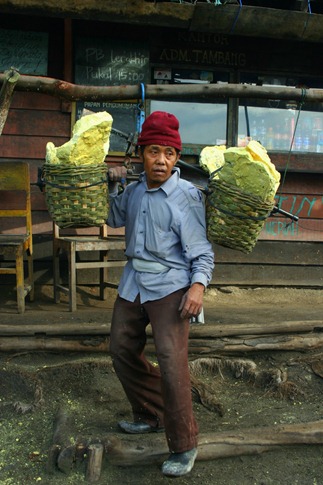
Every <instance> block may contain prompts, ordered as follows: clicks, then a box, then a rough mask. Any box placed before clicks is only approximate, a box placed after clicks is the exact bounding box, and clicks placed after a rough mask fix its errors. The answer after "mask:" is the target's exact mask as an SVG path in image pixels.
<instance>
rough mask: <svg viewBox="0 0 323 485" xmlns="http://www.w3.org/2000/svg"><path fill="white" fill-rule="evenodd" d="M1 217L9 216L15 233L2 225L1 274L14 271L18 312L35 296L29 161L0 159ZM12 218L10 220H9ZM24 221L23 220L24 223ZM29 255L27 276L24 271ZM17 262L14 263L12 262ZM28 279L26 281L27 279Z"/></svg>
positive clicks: (0, 238)
mask: <svg viewBox="0 0 323 485" xmlns="http://www.w3.org/2000/svg"><path fill="white" fill-rule="evenodd" d="M0 192H1V196H0V218H6V219H7V226H8V225H10V227H11V228H12V229H10V231H11V230H12V231H13V232H14V234H7V233H4V232H3V226H4V224H1V222H0V224H1V226H2V227H0V231H1V234H0V255H1V256H3V257H4V258H5V260H4V263H5V264H4V266H3V267H0V274H15V275H16V286H17V304H18V312H19V313H24V311H25V297H26V295H29V298H30V301H32V300H33V299H34V277H33V242H32V221H31V201H30V177H29V165H28V163H26V162H0ZM9 218H10V220H9ZM22 221H23V223H22ZM25 254H26V256H27V263H28V276H27V278H25V274H24V255H25ZM13 261H14V262H15V264H14V266H13V265H12V262H13ZM25 279H26V281H25Z"/></svg>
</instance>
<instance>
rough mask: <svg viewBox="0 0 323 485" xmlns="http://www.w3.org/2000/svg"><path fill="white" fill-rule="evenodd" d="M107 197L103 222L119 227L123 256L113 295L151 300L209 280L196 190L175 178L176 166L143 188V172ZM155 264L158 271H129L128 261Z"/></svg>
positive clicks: (210, 264) (209, 258) (209, 254)
mask: <svg viewBox="0 0 323 485" xmlns="http://www.w3.org/2000/svg"><path fill="white" fill-rule="evenodd" d="M111 195H112V197H110V211H109V217H108V220H107V223H108V225H109V226H111V227H123V226H125V238H126V256H127V258H128V262H127V264H126V266H125V268H124V272H123V274H122V277H121V280H120V284H119V290H118V291H119V295H120V296H121V297H122V298H124V299H126V300H128V301H134V300H135V298H136V297H137V295H138V293H139V294H140V301H141V302H142V303H144V302H145V301H148V300H157V299H160V298H163V297H164V296H167V295H169V294H170V293H173V292H174V291H176V290H179V289H181V288H185V287H188V286H190V285H192V284H193V283H202V284H203V285H204V286H205V287H206V286H207V285H208V283H209V282H210V280H211V277H212V271H213V268H214V254H213V250H212V246H211V244H210V242H209V241H208V240H207V238H206V227H205V208H204V201H203V197H202V194H201V192H200V191H199V190H198V189H197V188H196V187H195V186H194V185H193V184H191V183H190V182H188V181H186V180H182V179H180V172H179V169H178V168H175V169H174V172H173V174H172V175H171V177H170V178H169V179H168V180H167V181H166V182H164V184H163V185H161V186H160V187H159V188H157V189H148V187H147V183H146V175H145V174H144V173H142V174H141V175H140V176H139V181H138V182H134V183H131V184H130V185H128V186H127V187H126V188H125V190H124V192H123V193H122V194H121V195H117V196H115V197H113V194H111ZM133 258H137V259H143V260H145V261H153V262H158V263H161V264H162V265H164V266H166V267H167V268H168V269H165V270H163V271H161V272H160V273H158V274H156V273H150V272H144V271H135V270H134V268H133V265H132V259H133Z"/></svg>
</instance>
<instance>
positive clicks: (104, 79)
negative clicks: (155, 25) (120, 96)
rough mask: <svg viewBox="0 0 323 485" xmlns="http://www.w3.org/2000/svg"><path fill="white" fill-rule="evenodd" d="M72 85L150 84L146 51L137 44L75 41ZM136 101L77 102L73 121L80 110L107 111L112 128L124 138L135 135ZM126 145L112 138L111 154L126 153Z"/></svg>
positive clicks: (92, 39)
mask: <svg viewBox="0 0 323 485" xmlns="http://www.w3.org/2000/svg"><path fill="white" fill-rule="evenodd" d="M74 68H75V83H76V84H80V85H87V86H120V85H135V84H140V83H147V82H149V81H150V70H149V50H148V47H147V46H146V45H144V44H143V43H140V42H134V41H131V42H128V41H124V40H122V41H119V40H116V39H109V38H107V37H78V38H76V45H75V66H74ZM138 102H139V100H138V101H134V102H126V103H124V102H120V103H118V102H77V103H76V119H78V118H79V117H80V116H81V113H82V110H83V108H85V109H88V110H91V111H96V112H97V111H108V113H110V114H111V116H112V117H113V125H112V128H115V129H117V130H118V131H122V132H124V133H126V134H128V135H129V134H130V133H135V132H136V122H137V114H138V106H137V105H138ZM126 147H127V142H126V140H125V138H122V137H120V136H119V135H115V134H113V133H112V134H111V138H110V152H123V153H124V152H125V150H126Z"/></svg>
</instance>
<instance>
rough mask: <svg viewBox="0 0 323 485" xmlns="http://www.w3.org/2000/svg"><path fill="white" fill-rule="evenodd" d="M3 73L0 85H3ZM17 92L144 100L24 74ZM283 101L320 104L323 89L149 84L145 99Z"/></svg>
mask: <svg viewBox="0 0 323 485" xmlns="http://www.w3.org/2000/svg"><path fill="white" fill-rule="evenodd" d="M4 81H5V77H4V74H0V82H2V83H3V82H4ZM16 89H17V90H18V91H25V92H34V93H42V94H48V95H50V96H56V97H59V98H61V99H65V100H68V101H82V100H83V101H121V100H128V99H141V85H140V84H138V85H134V86H129V85H127V86H85V85H76V84H72V83H68V82H66V81H62V80H60V79H54V78H49V77H41V76H28V75H21V76H20V78H19V80H18V82H17V85H16ZM228 96H229V97H232V98H254V99H282V100H295V101H306V102H307V103H317V102H322V101H323V89H306V90H304V89H299V88H292V87H284V86H251V85H246V84H233V83H230V84H203V85H200V84H197V85H196V84H195V85H194V84H187V85H185V84H180V85H177V84H147V85H145V97H146V99H158V100H160V99H165V100H168V101H169V100H172V99H181V100H183V101H184V100H191V99H192V97H194V98H196V99H198V100H199V101H203V100H204V101H205V102H209V101H212V100H218V99H219V98H226V97H228Z"/></svg>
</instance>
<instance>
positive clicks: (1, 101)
mask: <svg viewBox="0 0 323 485" xmlns="http://www.w3.org/2000/svg"><path fill="white" fill-rule="evenodd" d="M19 76H20V74H19V72H18V71H17V70H16V69H14V68H11V69H10V70H8V71H5V72H4V74H3V77H4V79H3V84H2V87H1V91H0V135H1V134H2V130H3V127H4V125H5V124H6V121H7V117H8V113H9V108H10V104H11V99H12V94H13V90H14V89H15V86H16V84H17V82H18V79H19Z"/></svg>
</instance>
